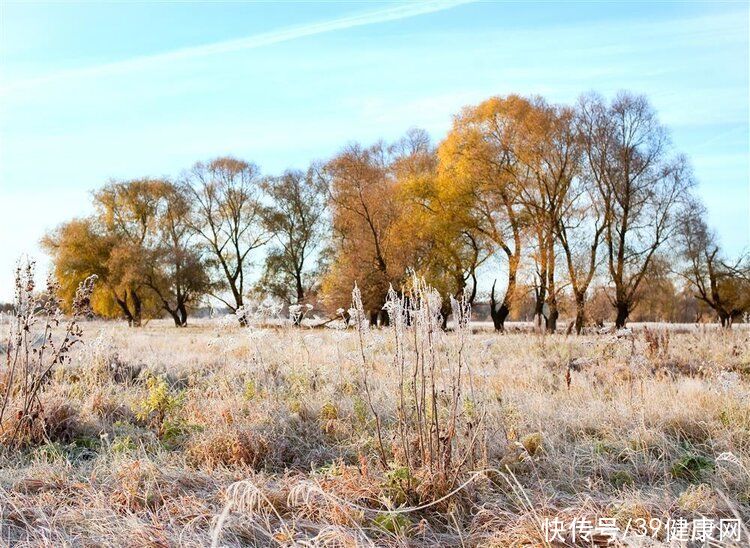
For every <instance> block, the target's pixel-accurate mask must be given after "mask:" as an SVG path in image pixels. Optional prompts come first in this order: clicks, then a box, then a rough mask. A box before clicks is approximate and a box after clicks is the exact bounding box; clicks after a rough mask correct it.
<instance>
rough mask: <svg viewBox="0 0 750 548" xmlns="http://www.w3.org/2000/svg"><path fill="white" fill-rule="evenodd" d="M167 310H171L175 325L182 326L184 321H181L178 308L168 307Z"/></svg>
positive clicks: (170, 313)
mask: <svg viewBox="0 0 750 548" xmlns="http://www.w3.org/2000/svg"><path fill="white" fill-rule="evenodd" d="M166 310H167V312H169V315H170V316H172V320H173V321H174V326H175V327H182V323H181V322H180V315H179V314H178V313H177V311H176V310H170V309H168V308H167V309H166Z"/></svg>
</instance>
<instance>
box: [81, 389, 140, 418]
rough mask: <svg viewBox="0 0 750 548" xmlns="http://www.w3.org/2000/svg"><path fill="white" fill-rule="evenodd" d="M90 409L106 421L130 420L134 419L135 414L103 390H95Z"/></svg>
mask: <svg viewBox="0 0 750 548" xmlns="http://www.w3.org/2000/svg"><path fill="white" fill-rule="evenodd" d="M91 411H92V412H93V413H94V415H96V416H97V417H99V418H100V419H102V420H103V421H104V422H107V423H113V422H116V421H125V422H132V421H133V420H134V419H135V414H134V413H133V411H132V409H130V407H128V406H127V405H124V404H122V403H120V402H118V401H117V399H116V398H114V397H112V396H110V395H108V394H106V393H104V392H96V393H95V394H94V395H93V396H92V397H91Z"/></svg>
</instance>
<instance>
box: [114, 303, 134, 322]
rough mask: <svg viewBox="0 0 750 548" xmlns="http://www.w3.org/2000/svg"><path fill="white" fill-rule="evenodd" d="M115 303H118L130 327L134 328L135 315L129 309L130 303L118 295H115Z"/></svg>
mask: <svg viewBox="0 0 750 548" xmlns="http://www.w3.org/2000/svg"><path fill="white" fill-rule="evenodd" d="M115 301H116V302H117V305H118V306H119V307H120V310H122V314H123V316H125V320H127V322H128V327H133V314H132V313H131V312H130V309H129V308H128V303H127V302H125V301H123V300H122V299H121V298H119V297H118V296H117V295H115Z"/></svg>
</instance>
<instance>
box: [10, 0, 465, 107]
mask: <svg viewBox="0 0 750 548" xmlns="http://www.w3.org/2000/svg"><path fill="white" fill-rule="evenodd" d="M471 1H472V0H430V1H427V2H414V3H407V4H400V5H397V6H395V7H389V8H385V9H381V10H376V11H370V12H366V13H362V14H358V15H351V16H348V17H340V18H337V19H331V20H329V21H322V22H318V23H311V24H307V25H297V26H293V27H288V28H283V29H278V30H273V31H269V32H263V33H260V34H255V35H253V36H248V37H245V38H239V39H236V40H224V41H221V42H215V43H213V44H204V45H201V46H194V47H187V48H180V49H176V50H173V51H168V52H164V53H157V54H153V55H145V56H140V57H134V58H132V59H126V60H123V61H116V62H112V63H104V64H100V65H95V66H90V67H83V68H78V69H70V70H64V71H59V72H54V73H51V74H48V75H43V76H39V77H36V78H31V79H27V80H22V81H18V82H11V83H10V84H8V85H6V86H3V87H2V88H0V93H3V94H5V93H7V92H9V91H13V90H19V89H26V88H28V87H35V86H38V85H40V84H48V83H50V82H54V81H57V80H60V79H68V78H86V77H92V76H100V75H105V74H113V73H122V72H128V71H133V70H140V69H144V68H150V67H153V66H160V65H163V64H165V63H170V62H175V61H183V60H188V59H195V58H198V57H206V56H209V55H217V54H222V53H231V52H235V51H242V50H249V49H255V48H260V47H263V46H269V45H272V44H278V43H281V42H287V41H289V40H296V39H299V38H304V37H306V36H314V35H317V34H324V33H327V32H333V31H337V30H345V29H350V28H354V27H361V26H365V25H373V24H376V23H386V22H389V21H398V20H400V19H407V18H410V17H416V16H419V15H425V14H429V13H435V12H438V11H443V10H446V9H450V8H453V7H456V6H459V5H462V4H466V3H469V2H471Z"/></svg>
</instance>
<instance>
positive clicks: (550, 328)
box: [546, 303, 560, 333]
mask: <svg viewBox="0 0 750 548" xmlns="http://www.w3.org/2000/svg"><path fill="white" fill-rule="evenodd" d="M559 317H560V311H559V310H558V309H557V303H552V304H550V306H549V316H548V317H547V319H546V321H547V333H554V332H555V331H557V319H558V318H559Z"/></svg>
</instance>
